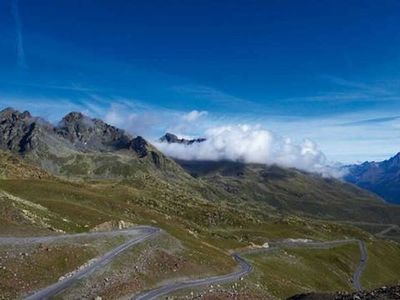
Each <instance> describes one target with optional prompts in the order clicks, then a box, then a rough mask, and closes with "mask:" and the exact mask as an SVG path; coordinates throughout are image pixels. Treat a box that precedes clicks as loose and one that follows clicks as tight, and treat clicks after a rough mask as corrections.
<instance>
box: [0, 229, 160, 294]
mask: <svg viewBox="0 0 400 300" xmlns="http://www.w3.org/2000/svg"><path fill="white" fill-rule="evenodd" d="M159 232H160V229H159V228H155V227H150V226H138V227H135V228H132V229H126V230H116V231H110V232H92V233H90V232H89V233H82V234H66V235H57V236H46V237H29V238H25V237H23V238H9V237H7V238H0V244H26V243H43V242H49V241H55V240H61V239H71V238H77V237H99V236H119V235H127V236H133V237H132V238H130V239H129V240H127V241H126V242H124V243H123V244H121V245H119V246H117V247H116V248H114V249H112V250H111V251H109V252H107V253H106V254H104V255H103V256H101V257H99V258H97V259H96V260H94V261H93V263H92V264H90V265H89V266H87V267H86V268H84V269H82V270H79V271H77V272H76V273H74V274H73V275H72V276H70V277H67V278H66V279H64V280H62V281H59V282H57V283H54V284H52V285H50V286H48V287H46V288H44V289H42V290H39V291H37V292H35V293H33V294H32V295H30V296H28V297H27V298H26V299H27V300H28V299H29V300H41V299H49V298H50V297H52V296H55V295H57V294H58V293H60V292H62V291H64V290H65V289H67V288H68V287H70V286H71V285H72V284H74V283H76V282H77V281H79V280H81V279H82V278H85V277H87V276H88V275H90V274H91V273H92V272H94V271H95V270H97V269H99V268H102V267H104V266H105V265H107V264H108V263H110V262H111V261H112V260H113V259H114V258H115V257H116V256H117V255H118V254H120V253H122V252H124V251H126V250H127V249H128V248H130V247H132V246H134V245H136V244H139V243H142V242H143V241H145V240H147V239H149V238H151V237H153V236H154V235H156V234H157V233H159Z"/></svg>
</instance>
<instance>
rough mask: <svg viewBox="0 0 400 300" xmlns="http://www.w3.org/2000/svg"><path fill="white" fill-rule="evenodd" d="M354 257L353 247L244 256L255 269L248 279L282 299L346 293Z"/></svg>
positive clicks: (296, 250)
mask: <svg viewBox="0 0 400 300" xmlns="http://www.w3.org/2000/svg"><path fill="white" fill-rule="evenodd" d="M358 255H359V253H358V247H357V245H356V244H354V245H344V246H339V247H335V248H332V249H285V250H275V251H273V252H269V253H263V254H256V255H248V256H247V257H248V259H249V260H250V261H251V262H252V263H253V264H254V266H255V272H254V274H252V275H251V277H252V280H253V281H256V282H258V283H259V284H261V285H263V287H264V288H265V289H266V290H267V291H268V292H269V293H270V294H272V295H274V296H275V297H278V298H286V297H289V296H292V295H294V294H298V293H303V292H311V291H324V292H329V291H337V290H342V291H343V290H344V291H350V290H351V288H352V287H351V282H350V279H351V277H352V274H353V271H354V270H355V268H356V262H357V258H358Z"/></svg>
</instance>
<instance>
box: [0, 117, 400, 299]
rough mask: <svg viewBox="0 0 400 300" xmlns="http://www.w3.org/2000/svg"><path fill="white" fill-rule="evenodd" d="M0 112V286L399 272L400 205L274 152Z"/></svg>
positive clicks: (240, 284)
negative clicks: (164, 146) (182, 143)
mask: <svg viewBox="0 0 400 300" xmlns="http://www.w3.org/2000/svg"><path fill="white" fill-rule="evenodd" d="M0 117H1V118H0V128H1V135H0V145H1V147H2V149H3V150H2V151H1V155H0V166H1V172H0V173H1V179H0V205H1V206H0V207H1V210H0V235H1V238H0V243H1V245H0V257H1V258H0V264H1V267H2V268H0V274H1V278H2V279H1V280H0V295H1V297H2V298H5V299H10V298H11V299H14V298H16V299H19V298H25V297H28V299H29V297H32V299H42V298H47V297H50V296H54V298H55V299H76V298H83V299H94V298H96V297H102V298H103V299H131V298H132V299H134V298H138V299H153V298H152V297H163V296H164V295H169V296H173V297H175V298H176V299H185V298H189V299H191V298H195V297H201V298H204V299H220V298H224V297H225V298H226V297H235V298H237V299H248V298H251V299H284V298H287V297H290V296H293V295H295V294H299V293H306V292H328V293H329V292H336V291H346V292H351V291H354V290H357V289H360V288H367V289H373V288H378V287H381V286H383V285H397V284H399V278H400V276H399V273H398V272H399V270H400V266H399V264H398V262H399V261H400V260H399V257H400V244H399V243H398V242H397V241H396V235H397V233H398V232H397V229H398V226H399V224H400V219H399V216H400V214H399V212H400V208H399V207H398V206H396V205H389V204H387V203H385V202H384V201H382V199H380V198H378V197H377V196H375V195H374V194H371V193H370V192H367V191H364V190H362V189H360V188H357V187H355V186H353V185H350V184H347V183H344V182H342V181H339V180H337V179H333V178H324V177H321V176H319V175H317V174H311V173H307V172H304V171H299V170H297V169H288V168H283V167H279V166H275V165H272V166H266V165H260V164H243V163H240V162H225V161H224V162H199V161H196V162H188V161H186V162H182V161H179V160H177V161H175V160H173V159H171V158H169V157H167V156H165V155H164V154H163V153H161V152H160V151H158V150H157V149H156V148H155V147H154V146H152V145H151V144H150V143H149V142H147V141H146V140H144V139H143V138H140V137H134V136H130V135H125V133H123V132H122V131H120V130H118V129H116V128H115V127H112V126H110V125H107V124H105V123H103V122H102V121H99V120H93V119H88V118H87V117H85V116H83V115H80V114H77V113H73V114H69V115H68V116H66V117H65V118H64V121H63V123H62V124H63V127H61V128H58V127H54V126H53V125H51V124H46V125H45V126H44V125H43V122H38V121H37V119H36V118H34V117H32V116H30V114H29V113H20V112H17V111H14V110H10V109H7V110H5V111H3V112H1V113H0ZM33 124H35V125H33ZM32 128H33V130H32ZM60 132H62V133H60ZM148 226H150V227H148ZM159 230H160V231H159ZM304 241H306V242H304ZM266 245H268V248H265V247H267V246H266ZM93 259H95V260H93ZM88 262H89V263H88ZM76 270H78V271H76ZM376 270H379V276H377V275H376ZM67 274H69V275H67ZM60 278H63V280H60V281H58V280H59V279H60ZM15 280H17V281H18V282H19V284H18V286H17V287H15V286H13V284H12V283H13V282H14V281H15ZM35 293H37V294H35ZM140 297H142V298H140Z"/></svg>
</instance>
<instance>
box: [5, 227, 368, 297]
mask: <svg viewBox="0 0 400 300" xmlns="http://www.w3.org/2000/svg"><path fill="white" fill-rule="evenodd" d="M160 231H161V230H160V229H159V228H156V227H150V226H138V227H135V228H132V229H126V230H116V231H110V232H92V233H81V234H67V235H57V236H45V237H22V238H14V237H5V238H0V244H27V243H43V242H49V241H56V240H61V239H73V238H78V237H101V236H118V235H127V236H133V237H132V238H130V239H129V240H127V241H126V242H124V243H123V244H121V245H119V246H117V247H116V248H114V249H112V250H111V251H109V252H107V253H106V254H104V255H103V256H101V257H99V258H97V259H96V260H95V261H94V262H93V263H92V264H90V265H89V266H87V267H86V268H84V269H82V270H79V271H77V272H76V273H74V274H73V275H72V276H70V277H68V278H66V279H64V280H62V281H59V282H57V283H55V284H53V285H50V286H48V287H46V288H44V289H42V290H39V291H37V292H35V293H33V294H32V295H30V296H28V297H27V298H26V299H27V300H39V299H48V298H50V297H52V296H55V295H57V294H58V293H60V292H62V291H64V290H65V289H67V288H68V287H70V286H71V285H73V284H74V283H76V282H77V281H79V280H81V279H82V278H85V277H87V276H88V275H90V274H91V273H92V272H94V271H95V270H97V269H99V268H102V267H104V266H105V265H107V264H108V263H110V262H111V261H112V260H113V259H114V258H115V257H116V256H117V255H118V254H120V253H122V252H124V251H126V250H127V249H128V248H130V247H132V246H134V245H136V244H139V243H141V242H143V241H145V240H147V239H149V238H151V237H153V236H154V235H155V234H157V233H159V232H160ZM354 242H357V243H358V245H359V248H360V262H359V264H358V266H357V269H356V271H355V272H354V274H353V286H354V288H355V289H356V290H360V289H362V286H361V283H360V278H361V274H362V272H363V270H364V268H365V266H366V264H367V259H368V255H367V249H366V247H365V244H364V242H363V241H360V240H355V239H347V240H336V241H328V242H299V241H280V242H274V243H270V244H269V245H270V247H269V248H254V249H248V250H245V251H241V253H240V254H255V253H264V252H265V253H267V252H269V251H272V250H274V249H277V248H280V247H290V248H300V247H301V248H314V249H329V248H333V247H337V246H340V245H343V244H349V243H354ZM240 254H239V253H233V254H232V258H233V259H234V260H235V261H236V262H237V263H238V267H237V270H236V271H234V272H232V273H230V274H226V275H220V276H212V277H206V278H202V279H193V280H183V281H178V282H173V283H167V284H165V285H163V286H160V287H158V288H155V289H153V290H150V291H147V292H144V293H142V294H140V295H135V296H133V297H132V298H131V299H137V300H151V299H156V298H158V297H160V296H163V295H167V294H170V293H173V292H176V291H178V290H182V289H189V288H194V287H198V286H207V285H216V284H224V283H228V282H233V281H237V280H240V278H242V277H244V276H246V275H247V274H249V273H250V272H252V270H253V267H252V265H251V264H250V263H249V262H247V261H246V260H245V259H244V258H243V257H242V256H241V255H240Z"/></svg>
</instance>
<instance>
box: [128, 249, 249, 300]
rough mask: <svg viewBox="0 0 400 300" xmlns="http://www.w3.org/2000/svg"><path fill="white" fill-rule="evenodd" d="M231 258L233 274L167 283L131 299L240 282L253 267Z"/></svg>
mask: <svg viewBox="0 0 400 300" xmlns="http://www.w3.org/2000/svg"><path fill="white" fill-rule="evenodd" d="M232 257H233V258H234V259H235V261H236V262H237V263H238V265H239V266H238V270H236V271H235V272H233V273H230V274H227V275H221V276H213V277H206V278H203V279H194V280H185V281H180V282H175V283H169V284H166V285H164V286H161V287H159V288H156V289H154V290H150V291H148V292H146V293H143V294H141V295H139V296H135V297H133V298H132V299H137V300H150V299H155V298H157V297H160V296H163V295H167V294H170V293H172V292H175V291H178V290H183V289H187V288H193V287H197V286H207V285H212V284H214V285H215V284H223V283H228V282H232V281H237V280H240V278H241V277H243V276H245V275H247V274H249V273H250V272H251V271H252V270H253V266H252V265H251V264H250V263H248V262H247V261H246V260H244V259H243V258H242V257H241V256H240V255H239V254H238V253H234V254H232Z"/></svg>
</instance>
